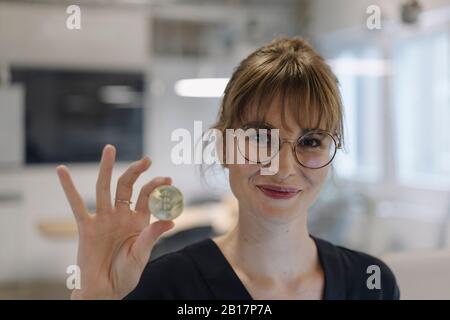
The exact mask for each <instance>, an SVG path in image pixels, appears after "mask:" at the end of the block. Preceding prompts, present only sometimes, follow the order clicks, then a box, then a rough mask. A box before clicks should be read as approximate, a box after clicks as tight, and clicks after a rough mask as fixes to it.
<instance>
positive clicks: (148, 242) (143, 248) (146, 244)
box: [132, 220, 175, 266]
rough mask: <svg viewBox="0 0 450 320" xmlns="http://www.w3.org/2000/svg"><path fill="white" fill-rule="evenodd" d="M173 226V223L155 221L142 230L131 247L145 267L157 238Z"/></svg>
mask: <svg viewBox="0 0 450 320" xmlns="http://www.w3.org/2000/svg"><path fill="white" fill-rule="evenodd" d="M174 226H175V224H174V222H173V221H162V220H160V221H157V222H155V223H152V224H149V225H148V226H147V227H145V228H144V230H142V232H141V234H140V235H139V236H138V238H137V239H136V242H135V243H134V245H133V249H132V250H133V254H134V256H135V257H137V258H138V259H139V261H140V262H141V263H142V264H143V265H144V266H145V264H147V262H148V260H149V258H150V254H151V252H152V249H153V246H154V244H155V242H156V240H158V238H159V237H160V236H161V235H162V234H163V233H164V232H166V231H168V230H170V229H172V228H173V227H174Z"/></svg>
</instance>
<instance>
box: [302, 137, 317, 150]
mask: <svg viewBox="0 0 450 320" xmlns="http://www.w3.org/2000/svg"><path fill="white" fill-rule="evenodd" d="M320 145H321V141H320V140H319V139H314V138H308V139H303V140H302V141H301V142H300V146H302V147H311V148H318V147H320Z"/></svg>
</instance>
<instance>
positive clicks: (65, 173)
mask: <svg viewBox="0 0 450 320" xmlns="http://www.w3.org/2000/svg"><path fill="white" fill-rule="evenodd" d="M56 173H57V174H58V177H59V181H60V183H61V185H62V187H63V189H64V193H65V194H66V198H67V200H68V201H69V204H70V207H71V208H72V212H73V215H74V216H75V219H76V220H77V221H82V220H84V219H85V218H87V217H88V216H89V213H88V210H87V208H86V206H85V204H84V202H83V199H82V198H81V196H80V194H79V193H78V191H77V189H76V187H75V185H74V183H73V181H72V178H71V177H70V173H69V170H68V169H67V167H66V166H62V165H61V166H58V167H56Z"/></svg>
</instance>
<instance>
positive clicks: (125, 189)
mask: <svg viewBox="0 0 450 320" xmlns="http://www.w3.org/2000/svg"><path fill="white" fill-rule="evenodd" d="M115 155H116V150H115V148H114V147H113V146H111V145H107V146H105V148H104V149H103V154H102V159H101V161H100V170H99V173H98V179H97V185H96V212H95V214H91V213H89V212H88V210H87V208H86V206H85V204H84V202H83V199H82V198H81V196H80V194H79V193H78V191H77V189H76V188H75V185H74V184H73V182H72V179H71V177H70V174H69V170H68V169H67V167H65V166H58V167H57V168H56V171H57V173H58V176H59V179H60V182H61V185H62V187H63V189H64V192H65V194H66V197H67V199H68V201H69V203H70V206H71V208H72V211H73V214H74V216H75V219H76V221H77V225H78V235H79V243H78V258H77V262H78V266H79V267H80V271H81V288H80V289H75V290H74V291H73V292H72V299H121V298H123V297H125V296H126V295H127V294H128V293H129V292H131V291H132V290H133V289H134V288H135V287H136V286H137V284H138V282H139V279H140V277H141V274H142V272H143V270H144V267H145V265H146V264H147V262H148V260H149V257H150V253H151V250H152V248H153V245H154V244H155V242H156V240H157V239H158V238H159V237H160V236H161V234H162V233H163V232H165V231H167V230H169V229H171V228H172V227H173V226H174V223H173V222H171V221H157V222H154V223H152V224H150V210H149V206H148V197H149V194H150V193H151V192H152V190H153V189H154V188H155V187H157V186H159V185H163V184H171V179H170V178H163V177H158V178H154V179H153V180H151V181H150V182H148V183H147V184H145V185H144V186H143V187H142V189H141V191H140V193H139V197H138V200H137V203H136V206H135V210H134V211H133V210H132V209H131V208H130V206H129V204H127V203H126V202H121V201H114V204H113V203H112V201H111V191H110V184H111V174H112V170H113V165H114V159H115ZM150 164H151V160H150V158H148V157H144V158H143V159H141V160H139V161H136V162H133V163H132V164H131V165H130V167H129V168H128V169H127V170H126V171H125V173H124V174H123V175H122V176H121V177H120V178H119V180H118V183H117V191H116V196H115V199H118V200H128V201H129V200H130V199H131V195H132V189H133V184H134V183H135V181H136V180H137V178H138V177H139V175H140V174H141V173H143V172H144V171H145V170H147V169H148V168H149V167H150Z"/></svg>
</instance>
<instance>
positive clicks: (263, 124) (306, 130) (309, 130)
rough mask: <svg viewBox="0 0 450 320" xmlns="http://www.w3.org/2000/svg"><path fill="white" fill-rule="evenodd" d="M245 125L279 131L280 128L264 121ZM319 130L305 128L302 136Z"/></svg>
mask: <svg viewBox="0 0 450 320" xmlns="http://www.w3.org/2000/svg"><path fill="white" fill-rule="evenodd" d="M245 125H246V126H247V125H260V126H266V127H269V128H270V129H279V128H277V127H275V126H273V125H272V124H270V123H269V122H264V121H254V122H249V123H247V124H245ZM317 129H319V128H303V129H302V132H301V133H300V135H304V134H306V133H308V132H311V131H314V130H317Z"/></svg>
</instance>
